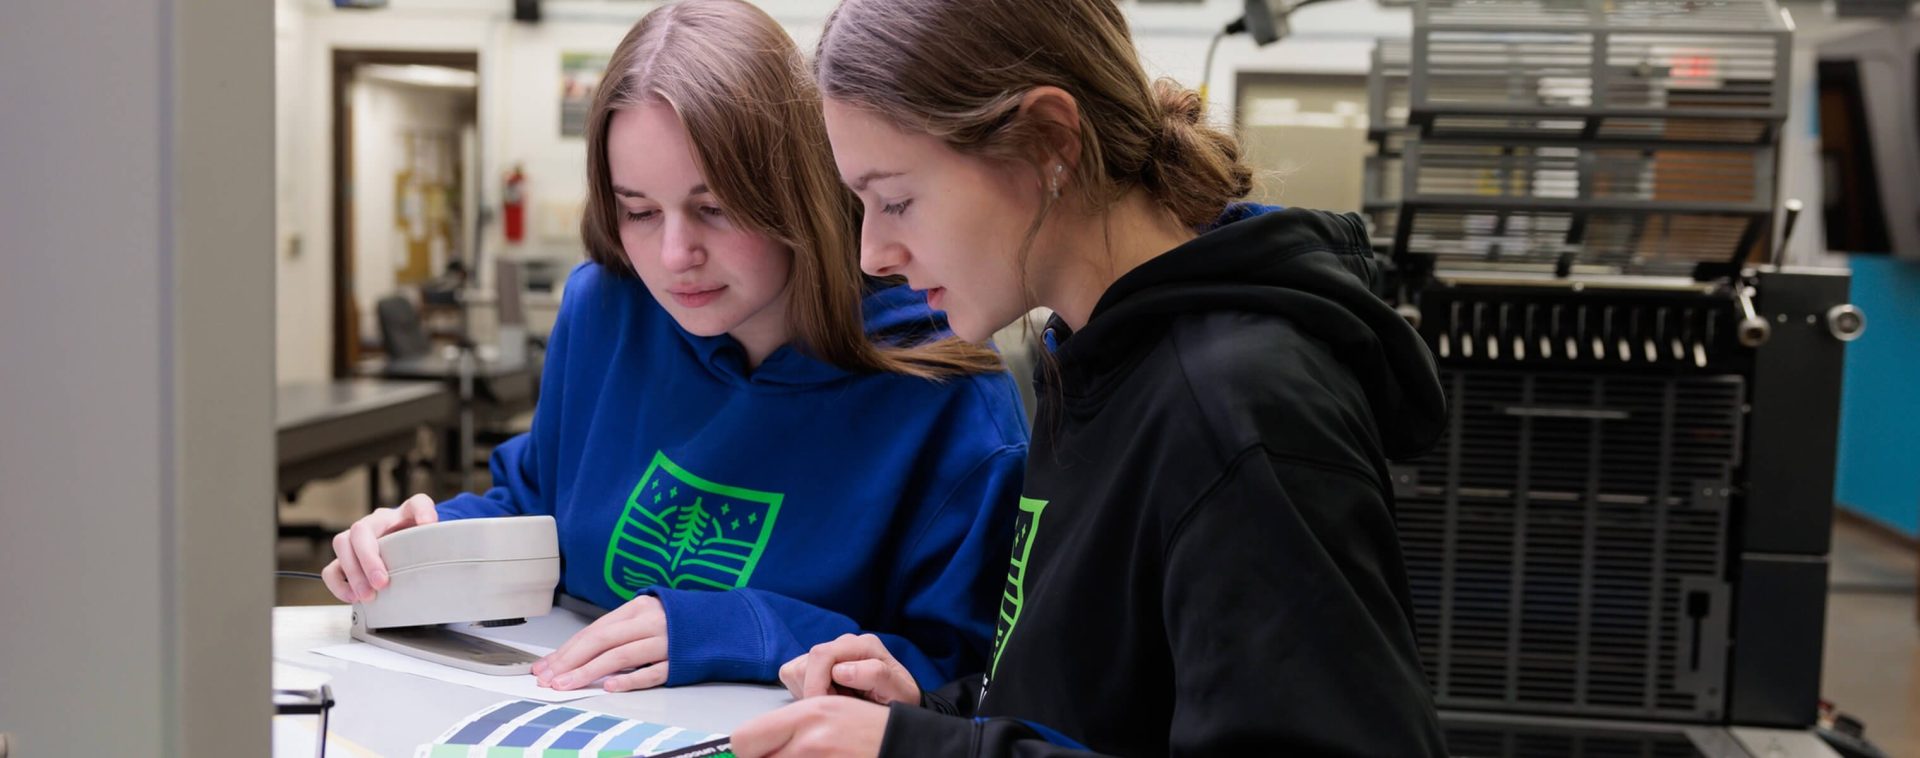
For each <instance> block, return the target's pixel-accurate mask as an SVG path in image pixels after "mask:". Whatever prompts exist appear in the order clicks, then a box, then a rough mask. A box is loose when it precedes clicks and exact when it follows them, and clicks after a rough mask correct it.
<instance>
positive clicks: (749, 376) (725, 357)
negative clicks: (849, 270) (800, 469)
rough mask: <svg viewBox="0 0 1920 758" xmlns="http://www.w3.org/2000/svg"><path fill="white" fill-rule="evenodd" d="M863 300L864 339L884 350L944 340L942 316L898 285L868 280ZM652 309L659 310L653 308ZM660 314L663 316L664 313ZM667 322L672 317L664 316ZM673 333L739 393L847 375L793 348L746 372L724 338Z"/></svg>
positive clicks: (741, 352)
mask: <svg viewBox="0 0 1920 758" xmlns="http://www.w3.org/2000/svg"><path fill="white" fill-rule="evenodd" d="M865 292H866V295H865V297H864V298H863V299H862V300H861V303H860V309H861V318H862V322H863V324H864V326H865V329H866V333H867V336H868V337H869V338H871V339H873V340H874V341H876V342H879V343H881V344H889V345H909V344H920V343H921V342H926V341H930V340H933V339H938V338H940V337H944V336H947V334H948V330H947V320H946V317H945V316H944V315H943V314H941V313H939V312H938V311H935V310H933V309H932V308H929V307H927V298H926V296H925V295H924V294H922V293H920V292H915V291H914V290H913V289H912V288H910V287H908V286H907V285H904V284H899V285H894V284H889V283H887V282H885V281H882V280H879V279H873V278H868V279H867V281H866V291H865ZM654 307H656V308H658V307H659V306H658V305H657V304H655V306H654ZM662 310H663V313H662V314H661V315H663V316H664V315H666V314H665V313H664V309H662ZM667 320H668V321H670V322H671V321H672V320H673V319H672V317H671V316H668V317H667ZM673 329H674V331H675V332H678V333H679V334H680V337H681V338H682V339H684V340H686V343H687V346H688V347H689V348H691V349H692V350H693V352H694V354H695V355H697V356H698V357H699V360H700V364H701V365H702V366H705V367H706V368H707V370H708V371H710V372H712V373H713V375H714V376H715V377H718V378H720V379H722V380H724V381H726V382H728V383H730V384H733V385H735V386H739V387H743V388H758V389H786V390H792V389H800V388H806V387H812V386H816V385H820V384H826V383H828V382H833V381H838V380H840V379H844V378H846V377H849V376H853V375H854V374H853V372H850V371H847V370H846V369H843V368H840V367H838V366H835V365H833V364H831V363H827V362H826V361H823V360H820V359H819V358H816V357H813V356H811V355H808V354H807V353H806V351H804V350H802V349H800V347H799V346H798V344H797V343H794V342H789V343H787V344H785V345H781V346H780V347H779V348H777V349H775V350H774V351H773V353H772V354H770V355H768V356H767V359H766V360H765V361H762V362H761V363H760V366H759V367H758V368H754V369H752V370H751V371H749V370H748V368H747V353H746V350H745V349H744V348H742V347H740V343H739V342H738V341H736V340H734V338H733V337H731V336H728V335H724V334H722V335H719V336H715V337H702V336H699V335H696V334H693V333H691V332H688V331H687V330H685V329H682V328H680V325H679V323H677V322H675V323H674V324H673Z"/></svg>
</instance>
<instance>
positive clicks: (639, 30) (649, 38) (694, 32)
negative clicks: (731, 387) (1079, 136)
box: [580, 0, 1001, 379]
mask: <svg viewBox="0 0 1920 758" xmlns="http://www.w3.org/2000/svg"><path fill="white" fill-rule="evenodd" d="M650 101H660V102H664V103H666V104H667V105H668V106H670V107H672V108H673V110H674V112H675V113H677V114H678V115H679V117H680V121H681V123H682V124H684V125H685V126H686V129H687V136H688V137H689V138H690V139H691V140H692V142H693V146H694V152H695V159H696V160H697V161H698V163H699V166H700V171H701V174H702V175H703V176H704V177H705V178H706V180H707V184H708V186H709V187H710V188H711V189H712V191H713V194H714V195H715V196H716V197H718V198H719V199H720V202H721V203H722V204H723V205H725V206H726V209H727V214H728V215H729V217H731V218H732V219H733V220H734V222H735V223H737V224H739V225H741V226H742V227H743V228H746V229H749V230H751V231H753V232H755V233H758V234H762V235H765V236H766V237H768V238H770V239H774V240H778V241H779V242H780V243H781V244H783V245H785V246H786V247H787V248H788V249H790V250H792V251H793V273H792V277H793V278H792V281H791V283H790V285H789V286H790V287H791V288H792V291H791V296H790V297H789V298H788V299H787V318H788V320H789V322H790V323H791V324H792V325H793V331H794V334H795V337H796V340H797V342H798V343H799V345H800V347H802V348H803V349H804V350H805V351H806V352H808V353H809V354H811V355H813V356H815V357H817V358H819V359H821V360H824V361H826V362H828V363H831V364H833V365H835V366H839V367H841V368H843V369H847V370H852V371H887V372H892V373H898V374H907V375H911V376H917V377H922V378H929V379H938V378H943V377H950V376H954V375H959V374H968V373H980V372H987V371H995V370H999V369H1000V365H1001V364H1000V359H999V356H997V355H995V354H994V353H993V352H992V351H990V350H986V349H984V348H981V347H978V346H973V345H968V344H966V343H964V342H961V341H959V340H957V339H943V340H939V341H937V342H933V343H930V344H925V345H918V346H892V345H877V344H875V343H874V342H873V341H872V340H871V339H869V338H868V336H867V335H866V332H865V328H864V324H863V322H862V319H861V305H860V304H861V299H862V295H863V292H864V286H863V285H864V280H863V279H862V277H861V274H860V268H859V247H858V244H857V242H858V234H859V231H858V230H859V218H858V215H857V212H858V211H857V206H856V205H855V203H854V202H853V197H852V195H851V194H850V193H849V192H848V191H847V189H846V188H845V187H843V186H842V185H841V184H840V180H839V175H838V173H837V172H836V170H835V168H834V165H833V154H832V152H831V149H830V147H829V146H828V143H827V134H826V123H825V120H824V116H823V115H822V112H821V108H820V96H819V92H818V90H817V89H815V87H814V85H813V81H812V77H811V76H809V75H808V72H807V70H806V65H805V62H804V61H803V59H802V57H801V55H800V51H799V49H798V48H796V47H795V46H794V44H793V40H792V39H791V38H789V37H787V34H786V32H785V31H783V30H781V28H780V26H779V24H777V23H776V22H775V21H774V20H773V19H772V18H771V17H769V16H768V15H767V14H766V13H765V12H764V11H762V10H760V9H759V8H756V7H754V6H752V5H749V4H747V3H746V2H742V1H741V0H680V1H679V2H675V3H672V4H669V5H665V6H662V7H660V8H657V9H655V10H653V11H652V12H650V13H648V14H647V15H646V16H645V17H643V18H641V19H640V22H639V23H637V24H635V25H634V27H633V29H632V30H630V31H628V32H627V36H626V38H625V39H623V40H621V41H620V46H619V47H618V48H615V50H614V53H613V57H612V58H611V59H610V60H609V62H608V66H607V74H606V76H605V77H604V78H602V79H601V81H600V86H599V89H597V90H596V91H595V92H594V96H593V109H592V111H590V113H589V115H588V118H587V206H586V213H585V215H584V216H583V217H582V219H581V222H580V232H581V237H582V238H583V240H584V241H585V243H586V247H587V255H588V256H589V257H590V258H592V259H593V260H594V262H596V263H599V264H600V265H601V266H604V267H606V268H607V269H608V270H609V271H613V272H615V273H617V274H620V275H624V276H635V275H636V274H635V273H634V272H633V269H632V267H631V264H630V263H629V262H628V260H627V256H626V253H625V250H624V248H623V247H622V246H621V244H620V234H619V229H618V226H617V224H618V219H619V215H618V213H619V209H618V207H617V205H616V203H615V201H614V198H613V184H612V175H611V173H610V171H609V168H608V165H607V127H608V124H609V123H611V121H612V119H613V113H614V112H615V111H618V110H622V109H627V108H633V107H636V106H638V105H640V104H642V103H645V102H650Z"/></svg>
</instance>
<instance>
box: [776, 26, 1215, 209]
mask: <svg viewBox="0 0 1920 758" xmlns="http://www.w3.org/2000/svg"><path fill="white" fill-rule="evenodd" d="M814 72H815V76H816V78H817V79H818V81H819V87H820V90H821V92H822V93H823V94H824V95H825V96H826V97H829V98H833V99H834V100H837V101H842V102H846V103H849V104H852V105H856V106H860V107H864V108H867V109H869V110H871V111H873V112H875V113H876V114H878V115H880V116H881V117H882V118H884V119H886V120H888V121H890V122H891V123H893V124H894V125H895V126H896V127H899V128H902V129H906V130H909V131H916V132H919V133H924V134H930V135H932V136H935V137H939V138H941V139H943V140H945V141H946V142H947V144H948V145H950V146H952V147H953V148H954V149H956V150H958V151H960V152H962V153H966V154H970V155H976V156H981V157H985V158H989V159H997V160H1003V161H1012V162H1016V163H1027V164H1032V165H1033V168H1034V170H1035V171H1036V172H1039V171H1041V170H1042V168H1043V165H1042V163H1041V162H1037V161H1036V156H1040V155H1043V154H1044V153H1045V147H1046V146H1047V145H1052V144H1059V142H1058V140H1057V137H1059V136H1060V135H1059V134H1058V133H1057V130H1058V128H1059V125H1058V124H1054V123H1051V122H1047V121H1045V120H1044V119H1033V118H1022V117H1020V114H1019V106H1020V103H1021V100H1022V98H1024V97H1025V96H1026V94H1027V93H1028V92H1029V91H1031V90H1032V89H1034V88H1035V87H1041V86H1053V87H1058V88H1060V89H1062V90H1064V91H1066V92H1067V94H1069V95H1071V96H1073V98H1074V100H1075V101H1076V102H1077V104H1078V106H1079V109H1080V123H1079V124H1078V125H1077V133H1076V134H1074V135H1073V136H1074V137H1076V138H1077V139H1078V142H1079V144H1080V147H1079V155H1078V156H1077V158H1078V161H1077V165H1076V166H1075V167H1074V169H1073V174H1072V176H1071V177H1070V181H1069V183H1068V187H1069V188H1070V189H1072V190H1074V191H1075V192H1077V194H1078V195H1079V197H1080V198H1081V199H1082V200H1083V201H1084V203H1085V205H1086V207H1087V209H1088V210H1089V211H1092V212H1100V211H1103V210H1105V209H1106V208H1108V207H1110V206H1111V205H1112V204H1113V203H1114V202H1116V201H1118V200H1119V199H1120V198H1121V197H1122V196H1124V195H1125V194H1126V193H1127V192H1128V191H1130V190H1131V189H1133V188H1134V187H1141V188H1144V189H1145V190H1146V191H1147V193H1148V194H1149V195H1150V196H1151V197H1152V198H1153V199H1154V200H1155V201H1157V202H1158V203H1159V204H1160V205H1161V206H1163V207H1164V208H1166V209H1167V210H1168V211H1169V212H1170V213H1172V215H1173V216H1174V217H1175V218H1177V219H1179V221H1180V223H1181V224H1183V225H1185V226H1187V227H1189V228H1203V227H1205V226H1207V225H1209V224H1210V223H1212V222H1213V220H1214V219H1215V218H1218V217H1219V215H1220V213H1221V211H1223V210H1224V209H1225V208H1226V206H1227V204H1228V203H1231V202H1233V201H1234V200H1236V199H1239V198H1242V197H1245V196H1246V194H1247V193H1248V192H1249V191H1250V190H1252V188H1253V172H1252V171H1251V170H1250V169H1249V168H1248V167H1247V166H1246V165H1245V164H1244V163H1242V162H1241V159H1240V148H1239V143H1238V142H1237V141H1236V140H1235V139H1234V138H1233V137H1232V136H1230V135H1228V134H1227V133H1225V132H1222V131H1220V130H1218V129H1215V128H1213V127H1211V126H1209V125H1207V124H1206V122H1205V119H1204V115H1205V106H1204V103H1202V102H1201V100H1200V96H1199V95H1197V94H1195V93H1194V92H1193V91H1192V90H1190V89H1187V88H1186V87H1184V86H1182V85H1180V84H1179V83H1178V82H1175V81H1173V80H1171V79H1164V78H1163V79H1160V80H1159V81H1154V82H1149V81H1148V79H1147V76H1146V73H1145V72H1144V71H1143V70H1142V69H1141V67H1140V62H1139V53H1138V52H1137V51H1136V50H1135V49H1134V45H1133V37H1132V35H1131V34H1130V33H1129V32H1128V30H1127V22H1126V18H1125V17H1124V16H1123V15H1122V14H1121V12H1120V8H1119V6H1118V5H1117V4H1115V3H1114V2H1113V0H844V1H843V2H841V3H840V6H839V7H838V8H836V9H835V10H834V11H833V14H832V15H831V16H829V17H828V18H827V26H826V30H825V31H824V32H823V33H822V34H821V36H820V46H819V50H818V52H817V55H816V56H815V60H814ZM1070 131H1071V129H1070ZM1041 176H1042V177H1043V178H1044V173H1042V174H1041ZM1052 205H1053V201H1051V200H1047V201H1045V206H1044V207H1043V208H1042V209H1041V211H1040V215H1039V217H1038V218H1036V219H1035V221H1034V225H1033V227H1032V229H1031V230H1030V231H1029V234H1028V244H1029V245H1030V244H1031V243H1032V238H1033V234H1034V232H1037V231H1038V230H1039V225H1040V221H1042V220H1044V218H1045V216H1046V213H1047V211H1048V210H1049V209H1051V207H1052Z"/></svg>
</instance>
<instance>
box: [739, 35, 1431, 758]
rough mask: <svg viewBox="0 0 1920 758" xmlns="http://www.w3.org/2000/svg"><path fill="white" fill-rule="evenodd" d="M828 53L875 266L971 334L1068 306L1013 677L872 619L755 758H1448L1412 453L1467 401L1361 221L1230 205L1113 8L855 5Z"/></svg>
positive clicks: (1181, 93) (801, 678)
mask: <svg viewBox="0 0 1920 758" xmlns="http://www.w3.org/2000/svg"><path fill="white" fill-rule="evenodd" d="M815 73H816V75H817V77H818V79H819V82H820V86H821V90H822V94H823V95H824V96H825V99H826V111H827V112H826V116H827V126H828V133H829V136H830V138H831V141H832V143H833V149H834V154H835V161H836V163H838V165H839V170H840V173H841V177H842V179H843V180H844V181H845V182H846V183H847V185H848V186H849V187H851V188H852V189H853V190H854V192H855V193H856V194H858V195H859V197H860V199H861V201H862V203H863V204H864V205H865V208H866V215H865V222H864V227H863V229H862V240H861V264H862V267H863V268H864V269H866V271H867V272H868V273H870V274H874V275H876V276H892V275H904V276H905V277H906V278H907V280H908V282H909V283H910V284H911V285H912V286H914V287H915V288H916V289H922V290H926V291H927V292H928V299H929V302H930V303H931V304H932V305H933V306H934V308H936V309H942V310H945V311H946V312H947V316H948V319H949V322H950V323H951V324H952V326H953V329H954V331H955V333H956V334H958V335H959V336H961V337H963V338H967V339H971V340H985V339H986V338H987V337H988V335H990V334H991V333H992V332H993V331H994V330H995V329H997V328H999V327H1001V326H1003V325H1005V324H1008V323H1011V322H1012V321H1014V320H1015V319H1016V318H1018V317H1020V316H1021V314H1023V313H1025V312H1026V311H1027V310H1028V309H1029V308H1031V307H1033V306H1034V305H1042V306H1046V307H1048V308H1051V309H1052V310H1053V311H1054V313H1055V314H1056V315H1055V316H1054V318H1053V320H1052V321H1051V322H1050V323H1049V325H1048V326H1047V328H1046V330H1045V333H1044V338H1045V343H1046V344H1047V345H1048V347H1049V350H1050V351H1051V355H1050V360H1049V361H1048V362H1047V363H1046V366H1045V367H1044V368H1043V369H1042V371H1041V372H1040V373H1041V379H1040V381H1039V385H1040V386H1039V387H1038V388H1037V394H1038V396H1039V397H1040V399H1041V401H1040V402H1041V409H1040V412H1039V414H1038V420H1037V423H1036V429H1035V433H1034V439H1033V443H1032V447H1031V449H1030V454H1029V460H1028V467H1027V473H1026V482H1025V493H1024V494H1025V497H1024V498H1023V499H1022V504H1021V509H1020V515H1019V520H1018V522H1017V523H1016V525H1015V532H1016V537H1015V540H1014V545H1013V553H1012V557H1011V560H1010V569H1009V571H1008V577H1007V588H1006V591H1005V595H1004V597H1003V599H1002V603H1001V608H1000V618H999V628H998V632H997V633H996V635H995V644H994V652H993V656H992V658H991V660H990V662H989V664H988V665H989V668H988V670H987V671H985V672H982V673H981V674H979V675H976V676H973V677H969V678H967V679H963V680H961V681H958V682H955V683H952V684H950V685H948V686H947V687H945V688H942V689H941V690H940V691H938V692H922V691H921V690H920V688H919V687H918V686H916V685H915V683H914V681H913V679H912V677H911V676H908V675H907V674H906V672H905V670H904V669H903V668H901V666H900V665H899V663H898V662H896V661H895V660H894V659H893V658H892V657H891V656H889V655H888V654H887V651H886V649H885V647H883V646H882V645H880V644H879V642H878V641H877V640H874V639H871V638H864V637H852V636H849V637H845V638H842V639H840V640H837V641H835V642H831V643H827V644H824V645H821V646H819V647H816V648H814V650H813V652H811V653H810V654H809V655H806V656H802V657H801V658H798V659H795V660H794V661H792V662H791V663H789V664H787V665H786V666H785V667H784V668H783V669H782V671H781V675H782V680H783V681H784V682H786V684H787V685H788V687H789V688H790V689H792V690H793V691H794V694H795V695H796V696H797V697H801V698H803V699H802V700H801V702H799V703H796V704H794V705H792V706H788V707H786V708H783V709H781V710H779V711H776V712H774V713H772V714H769V715H767V716H764V717H762V718H760V719H757V720H755V721H753V722H750V723H749V724H747V725H745V726H743V727H742V728H741V729H740V730H738V731H737V732H736V734H735V737H734V748H735V750H736V751H737V752H738V753H739V754H740V755H742V756H759V755H769V754H771V755H782V756H786V755H822V754H828V755H875V754H884V755H899V756H990V755H1019V756H1042V755H1054V754H1084V753H1082V752H1081V751H1090V752H1097V753H1108V754H1117V755H1277V754H1299V755H1366V756H1419V755H1441V754H1443V753H1444V746H1443V745H1442V741H1441V734H1440V730H1439V727H1438V724H1437V719H1436V717H1435V714H1434V709H1433V702H1432V697H1431V695H1430V693H1429V691H1428V689H1427V686H1426V683H1425V679H1424V677H1423V676H1422V673H1421V667H1420V661H1419V659H1418V653H1417V649H1416V646H1415V640H1414V630H1413V621H1412V611H1411V607H1410V604H1409V599H1408V590H1407V580H1406V571H1405V568H1404V565H1403V563H1402V558H1401V552H1400V545H1399V541H1398V537H1397V534H1396V531H1395V528H1394V516H1393V497H1392V488H1391V486H1390V485H1389V483H1388V479H1387V469H1386V461H1387V459H1388V458H1390V457H1404V456H1410V455H1414V454H1417V453H1419V452H1421V451H1423V450H1424V449H1425V448H1426V447H1427V446H1429V445H1430V444H1431V443H1432V442H1433V441H1434V440H1435V439H1436V438H1437V436H1438V435H1439V433H1440V431H1441V430H1442V427H1443V425H1444V423H1445V412H1444V400H1443V398H1442V396H1441V392H1440V386H1439V383H1438V381H1437V379H1436V377H1435V375H1434V369H1433V361H1432V358H1431V356H1430V355H1428V353H1427V351H1426V348H1425V346H1424V345H1423V344H1422V343H1421V341H1420V340H1419V338H1418V336H1417V335H1416V334H1415V333H1414V331H1413V330H1412V329H1411V328H1410V327H1409V326H1408V325H1407V324H1406V323H1405V322H1404V321H1402V320H1400V318H1399V317H1398V316H1396V315H1395V313H1394V312H1393V310H1392V309H1391V308H1389V307H1388V306H1387V305H1386V304H1385V303H1383V302H1382V301H1381V300H1380V299H1379V298H1378V297H1376V296H1375V295H1374V294H1373V290H1372V285H1374V284H1375V279H1376V277H1378V275H1379V273H1378V271H1377V270H1376V268H1375V266H1374V263H1373V259H1372V257H1371V251H1370V248H1369V245H1368V241H1367V236H1366V234H1365V230H1364V228H1363V227H1362V225H1361V222H1360V221H1359V219H1358V218H1357V217H1355V216H1353V215H1351V214H1347V215H1335V214H1329V213H1321V212H1316V211H1307V210H1286V211H1279V212H1273V213H1265V214H1261V215H1256V216H1254V217H1252V218H1248V219H1245V220H1241V221H1238V222H1235V223H1230V224H1225V225H1216V224H1215V221H1216V219H1217V217H1219V216H1220V215H1221V214H1222V213H1223V211H1225V210H1227V208H1228V206H1229V204H1230V203H1232V202H1233V201H1234V200H1235V199H1237V198H1240V197H1242V196H1244V195H1245V194H1246V193H1247V192H1248V190H1249V188H1250V176H1251V173H1250V171H1249V170H1248V169H1247V168H1246V167H1245V166H1244V165H1242V164H1241V163H1240V159H1239V152H1238V148H1237V146H1236V145H1235V143H1234V141H1233V139H1232V138H1231V137H1229V136H1227V135H1225V134H1222V133H1220V132H1218V131H1216V130H1214V129H1212V128H1210V127H1208V126H1206V125H1205V124H1204V123H1203V119H1202V111H1203V104H1202V103H1201V101H1200V99H1199V97H1198V96H1197V95H1195V94H1194V93H1193V92H1191V91H1188V90H1186V89H1185V88H1183V87H1180V86H1179V85H1176V84H1173V83H1172V82H1169V81H1166V80H1162V81H1159V82H1149V80H1148V78H1147V77H1146V76H1145V75H1144V74H1143V73H1142V70H1141V67H1140V64H1139V63H1138V55H1137V52H1136V51H1135V49H1134V46H1133V42H1132V40H1131V38H1130V36H1129V34H1128V31H1127V28H1126V23H1125V20H1124V18H1123V17H1122V15H1121V13H1120V10H1119V8H1118V7H1117V6H1116V4H1115V3H1114V1H1113V0H845V1H844V2H843V3H842V4H841V5H840V7H839V8H838V10H836V11H835V12H834V14H833V16H832V17H831V18H829V20H828V22H827V27H826V30H825V32H824V34H823V36H822V38H821V41H820V46H819V50H818V55H817V58H816V61H815ZM1201 230H1206V231H1204V233H1202V232H1201ZM883 705H884V706H885V707H882V706H883Z"/></svg>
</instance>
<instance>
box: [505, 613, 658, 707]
mask: <svg viewBox="0 0 1920 758" xmlns="http://www.w3.org/2000/svg"><path fill="white" fill-rule="evenodd" d="M628 669H639V670H637V671H632V672H630V673H625V674H620V673H618V672H621V671H627V670H628ZM610 674H613V676H609V675H610ZM533 676H534V678H535V679H537V680H539V682H540V686H542V687H550V688H552V689H556V690H573V689H579V688H581V687H585V686H587V685H589V684H592V683H593V682H595V681H596V680H598V679H600V677H603V676H604V677H607V681H606V682H605V683H604V684H603V685H602V687H603V689H605V690H606V691H608V692H626V691H628V690H644V689H648V688H651V687H658V686H660V685H662V684H666V683H667V612H666V609H665V608H662V607H661V605H660V599H659V598H657V597H654V596H652V595H641V596H640V597H636V598H634V599H632V600H629V601H627V603H626V604H625V605H622V606H620V607H619V608H615V609H614V610H613V611H611V612H609V613H607V615H605V616H601V617H600V618H599V619H596V620H595V621H594V622H593V623H592V624H589V625H587V628H585V629H582V630H580V631H579V633H577V634H575V635H573V637H572V638H571V639H569V640H567V642H566V644H564V645H561V646H560V649H558V650H555V651H553V652H552V653H549V654H548V655H547V657H545V658H541V659H540V660H539V661H537V662H535V663H534V664H533Z"/></svg>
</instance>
